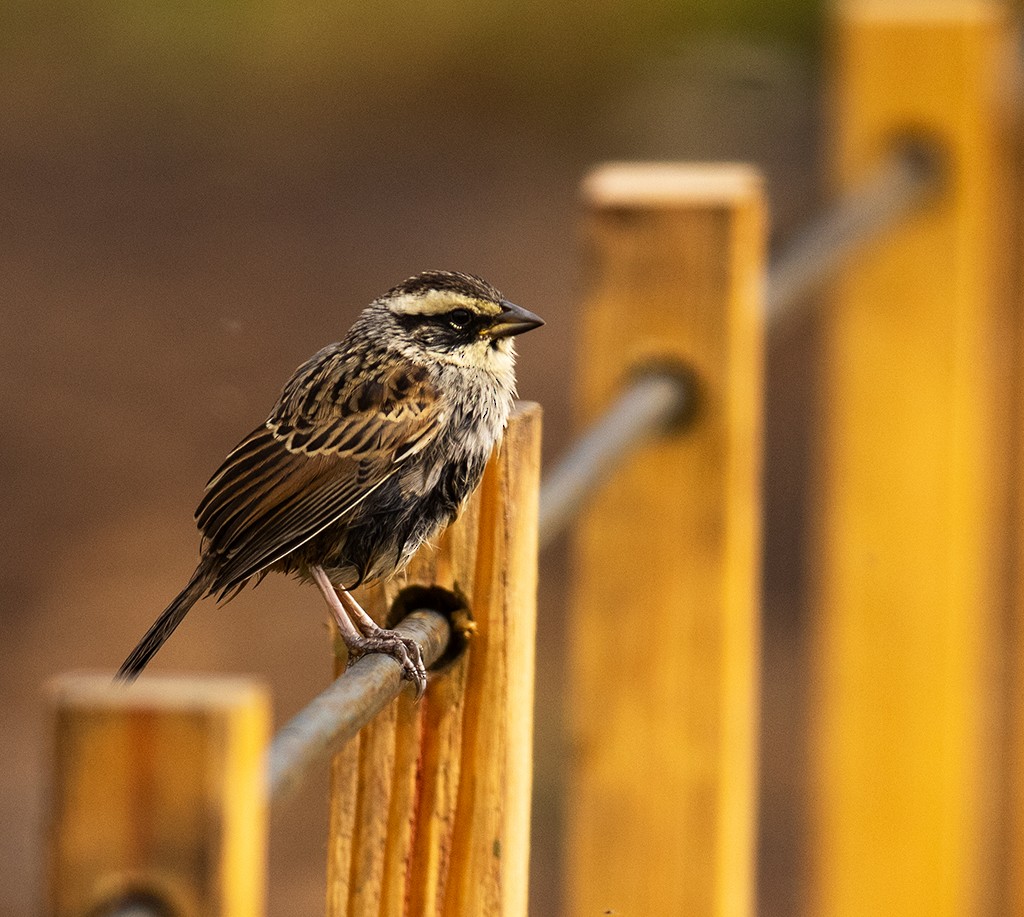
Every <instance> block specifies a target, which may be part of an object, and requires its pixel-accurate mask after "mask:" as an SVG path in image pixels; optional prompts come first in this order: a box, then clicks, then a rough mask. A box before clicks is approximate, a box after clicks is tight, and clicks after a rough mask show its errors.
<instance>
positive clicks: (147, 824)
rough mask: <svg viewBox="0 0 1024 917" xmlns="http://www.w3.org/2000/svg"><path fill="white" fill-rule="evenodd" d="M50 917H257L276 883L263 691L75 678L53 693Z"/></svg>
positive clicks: (201, 682) (238, 684)
mask: <svg viewBox="0 0 1024 917" xmlns="http://www.w3.org/2000/svg"><path fill="white" fill-rule="evenodd" d="M51 699H52V706H53V708H54V718H55V745H54V751H55V763H54V774H53V786H52V791H51V800H50V825H49V832H50V842H49V846H50V872H49V882H48V884H49V908H48V911H47V913H48V914H51V915H53V917H88V915H94V914H95V915H98V914H106V913H108V911H110V910H112V908H113V906H114V905H115V904H118V903H129V902H134V903H136V904H138V905H142V904H145V903H148V904H149V905H150V906H151V907H154V908H155V907H156V905H157V904H160V905H162V906H163V907H164V908H165V909H164V910H157V911H156V912H157V913H160V914H167V915H170V917H215V915H216V917H259V915H261V914H262V913H263V907H264V885H265V882H266V872H265V865H266V864H265V854H266V788H265V783H264V770H263V757H264V752H265V746H266V742H267V732H268V729H269V723H270V708H269V701H268V698H267V695H266V693H265V691H264V690H263V689H262V688H261V687H259V686H256V685H254V684H253V683H251V682H245V681H242V680H240V679H228V678H206V679H199V678H189V679H184V678H156V677H150V678H145V679H143V680H142V681H140V682H138V683H137V684H135V685H133V686H131V687H124V686H119V685H114V684H113V683H112V681H111V679H110V677H109V676H108V675H96V676H67V677H65V678H62V679H60V680H59V681H58V682H56V683H55V684H54V686H53V688H52V691H51Z"/></svg>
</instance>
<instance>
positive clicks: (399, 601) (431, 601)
mask: <svg viewBox="0 0 1024 917" xmlns="http://www.w3.org/2000/svg"><path fill="white" fill-rule="evenodd" d="M418 610H425V611H436V612H437V613H438V614H440V615H443V616H444V617H445V618H447V619H448V627H449V631H450V634H451V636H449V638H448V646H447V647H445V650H444V652H443V653H442V654H441V656H440V658H439V659H438V660H437V662H435V663H434V664H433V665H432V666H431V667H430V671H431V672H440V671H442V670H443V669H446V668H448V666H450V665H451V664H452V663H453V662H455V660H456V659H458V658H459V657H460V656H461V655H462V654H463V653H464V652H465V650H466V647H467V646H468V645H469V640H470V638H471V637H472V635H473V631H474V630H476V622H475V621H474V620H473V615H472V613H471V612H470V610H469V604H468V602H467V601H466V599H465V598H464V597H463V596H462V595H460V594H458V593H456V592H452V591H451V590H450V589H445V588H443V587H441V586H407V587H406V588H405V589H403V590H402V591H401V592H400V593H398V596H397V597H396V598H395V601H394V602H392V604H391V608H389V609H388V617H387V622H388V627H394V626H395V625H396V624H397V623H398V622H399V621H401V620H402V618H404V617H405V616H406V615H408V614H410V613H411V612H414V611H418Z"/></svg>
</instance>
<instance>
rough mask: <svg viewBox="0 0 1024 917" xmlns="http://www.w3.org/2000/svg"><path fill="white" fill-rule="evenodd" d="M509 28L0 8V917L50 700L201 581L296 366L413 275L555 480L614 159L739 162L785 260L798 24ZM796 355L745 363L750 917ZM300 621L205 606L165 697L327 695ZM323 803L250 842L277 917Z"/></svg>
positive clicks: (530, 12)
mask: <svg viewBox="0 0 1024 917" xmlns="http://www.w3.org/2000/svg"><path fill="white" fill-rule="evenodd" d="M710 6H711V5H710V4H702V3H700V2H698V0H682V2H676V0H655V2H653V3H645V4H639V3H632V4H630V3H621V2H612V0H596V2H591V3H589V4H587V5H586V6H585V8H584V7H582V6H581V7H580V8H579V9H576V8H575V5H568V4H567V5H562V6H561V7H559V6H557V5H556V6H554V7H553V8H547V5H542V4H523V5H519V6H517V7H515V8H511V7H510V8H501V7H499V6H495V5H492V4H486V3H482V2H476V0H418V2H416V3H413V2H408V0H386V2H383V3H380V4H371V5H366V6H363V5H360V4H335V5H330V6H328V5H321V4H314V3H302V2H295V0H251V2H233V3H221V4H204V3H177V4H152V3H148V2H141V0H100V2H97V3H94V4H86V5H82V4H77V3H72V2H70V0H44V2H30V0H9V2H8V3H6V4H4V5H3V6H2V7H0V81H2V87H0V89H2V91H0V189H2V190H0V232H2V238H0V278H2V284H3V295H2V300H0V303H2V305H0V309H2V312H0V315H2V319H3V322H2V328H3V330H2V333H0V380H2V381H0V391H2V393H3V401H4V404H5V406H6V409H7V415H6V417H5V423H4V428H3V432H2V433H0V487H2V492H3V494H4V495H5V498H6V514H5V515H6V518H5V523H4V525H3V529H2V534H0V538H2V556H3V557H4V558H5V563H4V564H3V566H2V567H0V577H2V584H3V588H2V595H3V597H4V607H3V612H2V617H0V621H2V631H0V635H2V636H0V647H2V653H3V655H2V660H0V691H2V696H3V698H4V705H3V717H2V720H0V730H2V732H0V773H2V776H0V824H2V825H3V830H2V832H0V863H3V869H2V873H3V876H4V882H3V891H2V893H0V913H2V914H9V915H23V914H29V913H33V912H35V911H36V910H37V909H38V902H39V900H40V897H41V894H40V891H41V883H42V869H43V862H44V861H43V857H42V846H41V841H42V829H43V825H42V823H41V816H42V812H43V800H44V790H45V783H46V773H45V771H46V762H47V746H46V743H47V735H48V732H47V723H46V722H45V720H44V718H43V704H42V693H41V692H42V686H43V684H44V683H45V681H46V679H47V678H48V677H50V676H51V675H54V674H55V673H58V672H62V671H66V670H70V669H80V668H87V669H97V668H98V669H105V670H112V669H113V668H114V667H115V666H116V665H117V664H118V663H119V662H120V661H121V659H122V658H123V657H124V655H125V654H126V652H127V651H128V650H129V649H130V648H131V646H132V645H133V644H134V642H135V640H136V639H137V638H138V637H139V636H140V635H141V633H142V632H143V630H144V629H145V628H146V627H147V626H148V624H149V623H150V621H151V620H152V618H153V617H154V616H155V615H156V614H157V612H158V611H159V610H160V609H161V608H163V606H164V604H165V603H166V602H167V600H168V599H169V598H170V597H171V596H172V595H173V594H174V593H175V591H176V590H177V589H178V588H179V587H180V586H181V585H182V583H183V582H184V580H185V578H186V577H187V576H188V574H189V573H190V571H191V569H192V566H193V564H194V561H195V558H196V551H197V543H198V542H197V536H196V533H195V530H194V527H193V524H192V518H191V514H192V510H193V508H194V506H195V503H196V501H197V499H198V497H199V495H200V493H201V490H202V485H203V483H204V482H205V480H206V478H207V476H208V475H209V473H210V472H211V471H212V470H213V468H215V467H216V465H217V464H218V463H219V461H220V459H221V458H222V457H223V455H224V453H225V452H226V450H227V449H229V448H230V447H231V446H232V445H234V443H235V442H236V441H237V439H238V438H239V436H240V435H242V434H243V433H245V432H246V431H248V430H249V429H250V428H251V427H252V426H253V425H254V424H255V423H257V422H259V421H260V420H261V419H262V418H263V417H264V416H265V414H266V413H267V411H268V410H269V408H270V406H271V405H272V403H273V401H274V399H275V397H276V395H277V392H278V390H279V388H280V386H281V384H282V383H283V381H284V380H285V379H286V378H287V376H288V374H289V373H290V372H291V370H292V369H293V368H294V367H295V366H296V365H298V364H299V363H300V362H301V361H302V360H304V359H305V358H306V357H307V356H308V355H309V354H311V353H312V352H313V351H315V350H316V349H318V348H319V347H320V346H322V345H323V344H325V343H327V342H329V341H332V340H336V339H337V338H338V337H339V336H340V335H341V334H342V333H343V332H344V330H345V329H346V328H347V326H348V325H349V323H350V322H351V320H352V319H353V318H354V316H355V314H356V312H357V311H358V309H359V308H361V307H362V306H363V305H365V304H366V303H367V302H368V301H369V300H370V299H372V298H373V297H374V296H375V295H377V294H379V293H381V292H383V291H384V290H385V289H387V288H388V287H389V286H391V285H393V284H394V283H396V282H398V281H399V280H401V279H402V278H404V277H406V276H407V275H409V274H411V273H413V272H415V271H419V270H423V269H426V268H447V269H459V270H468V271H472V272H476V273H479V274H481V275H483V276H485V277H487V278H488V279H490V280H491V281H493V282H494V283H495V284H496V285H498V286H499V287H500V288H501V289H502V290H503V291H505V293H506V294H507V295H508V296H509V297H510V298H512V299H513V300H515V301H517V302H520V303H522V304H523V305H525V306H527V307H528V308H530V309H533V310H536V311H537V312H539V313H541V314H542V315H543V316H544V317H545V318H546V319H547V320H548V325H547V327H546V328H545V329H544V331H543V332H542V333H540V334H537V335H536V336H534V335H531V336H530V337H529V338H528V339H525V340H524V341H523V342H522V345H521V351H522V355H521V364H520V365H521V369H520V380H521V384H520V390H521V394H522V396H523V397H525V398H529V399H535V400H537V401H540V402H541V403H542V404H543V405H544V408H545V411H546V427H547V432H546V434H545V436H546V438H545V454H546V460H547V461H550V460H551V459H552V458H553V457H556V456H557V455H558V454H559V453H560V452H561V451H562V450H563V449H564V447H565V445H566V444H567V439H568V434H569V431H570V429H571V427H572V410H571V406H572V391H573V378H574V374H573V360H574V359H578V358H579V357H578V355H577V354H576V352H575V341H574V337H573V328H574V304H575V303H576V302H577V301H578V299H579V293H580V291H581V289H582V288H583V287H584V285H585V284H586V276H585V274H584V265H583V264H582V263H581V260H580V250H579V246H578V243H577V238H576V235H575V227H576V222H577V217H578V210H577V197H576V188H577V184H578V181H579V179H580V177H581V176H582V175H583V174H584V172H585V171H586V170H587V169H588V168H589V167H590V166H591V165H592V164H594V163H596V162H599V161H601V160H603V159H607V158H626V159H632V158H660V159H742V160H752V161H756V162H758V163H760V164H761V165H762V166H763V168H764V169H765V170H766V172H767V175H768V188H769V193H770V195H771V200H772V207H773V214H772V218H773V224H774V233H775V236H776V238H782V237H785V236H786V235H788V234H789V233H790V232H791V231H792V229H793V228H794V227H796V226H798V225H799V224H800V223H801V222H802V221H803V220H804V219H806V217H807V216H808V215H809V214H810V212H811V211H812V210H813V208H814V205H815V200H816V191H815V189H816V174H817V160H816V155H815V146H816V128H815V124H816V107H817V98H818V93H819V86H820V80H819V76H818V74H817V60H818V55H817V44H818V42H817V34H818V15H819V14H818V10H817V4H816V3H814V2H812V0H788V2H778V0H777V2H775V3H772V4H763V3H757V2H752V0H730V2H722V3H719V4H716V5H714V12H709V11H708V7H710ZM810 333H811V331H810V330H809V329H807V328H800V329H796V330H795V332H794V333H793V334H792V336H791V337H789V338H788V339H787V340H785V341H777V342H773V344H772V349H771V352H770V355H769V367H770V370H769V387H770V394H769V415H770V431H769V455H768V463H767V467H768V468H769V469H770V470H769V473H768V477H767V487H768V497H769V500H768V527H767V532H768V549H767V550H768V563H767V564H766V572H767V583H766V590H767V594H766V605H765V607H766V631H765V636H766V654H767V655H768V662H767V664H766V666H765V672H766V676H767V684H766V689H765V696H764V702H765V718H764V724H765V725H764V736H763V740H764V741H763V745H764V748H763V762H764V765H765V774H766V776H765V778H764V785H763V803H762V808H763V813H764V814H763V827H762V837H763V840H764V842H763V843H762V853H761V856H762V880H761V895H762V899H763V907H762V913H765V914H772V913H787V912H789V911H790V910H791V905H792V904H793V902H794V901H795V900H796V898H795V896H796V891H795V889H794V885H795V884H796V880H795V879H794V877H793V871H794V870H797V869H798V864H799V837H800V824H799V818H798V816H797V813H798V812H799V807H798V806H797V805H795V804H794V799H795V794H797V793H798V791H799V786H798V785H795V784H794V780H795V779H796V778H795V777H794V774H797V773H798V772H799V768H798V767H796V762H798V761H799V754H800V751H799V749H800V745H799V742H798V741H797V740H796V739H795V738H794V736H795V735H796V732H795V729H796V728H797V727H798V726H799V722H800V703H799V700H798V696H799V695H798V693H797V692H796V688H797V687H798V684H799V683H798V681H797V679H796V677H795V676H796V674H797V673H798V671H799V658H800V657H799V646H800V642H799V633H800V629H799V623H800V621H799V615H798V614H797V611H796V609H797V603H796V594H797V592H796V587H797V585H798V582H799V574H800V570H799V565H798V562H797V558H798V556H799V551H798V548H799V545H798V537H799V532H800V528H799V525H798V523H799V519H800V491H799V485H800V482H801V480H802V475H803V469H804V465H803V462H804V458H803V446H802V444H803V438H802V436H801V434H800V433H799V432H798V430H797V419H798V418H801V417H802V416H805V414H806V410H805V408H806V404H807V398H808V391H807V388H806V386H807V383H806V381H805V380H806V377H807V374H806V372H805V371H804V365H803V361H804V353H805V348H804V346H803V339H804V338H805V337H806V336H807V335H808V334H810ZM565 563H566V557H565V551H564V547H563V546H561V545H559V546H556V547H555V548H554V549H552V550H550V551H548V552H547V553H546V555H545V556H544V558H543V565H542V570H541V581H542V587H541V588H542V594H541V622H540V634H539V639H540V648H539V677H540V679H541V681H540V684H539V686H538V698H539V705H538V710H537V774H536V805H535V808H536V812H537V817H536V820H535V822H536V824H535V841H534V880H533V904H532V908H531V913H532V914H534V915H537V917H544V915H553V914H556V913H557V912H558V902H557V876H558V869H559V847H558V832H559V825H560V813H561V807H562V804H563V803H562V796H561V792H560V787H561V773H560V770H559V762H560V761H561V759H562V757H563V750H564V749H563V746H562V742H563V738H562V736H563V733H562V728H561V716H562V711H561V709H560V707H559V700H558V699H559V697H560V685H561V684H562V653H561V649H560V648H561V646H563V645H564V641H565V640H566V639H571V638H570V637H567V635H565V634H564V633H563V629H562V626H561V619H562V607H563V597H562V595H561V593H560V590H559V583H560V582H561V581H562V579H563V577H562V575H561V574H562V568H563V567H564V565H565ZM325 619H326V613H325V610H324V608H323V606H322V603H321V601H320V599H319V598H318V596H317V595H316V594H315V593H314V592H312V591H310V590H308V589H302V588H300V587H298V586H296V585H295V584H293V583H290V582H287V581H284V580H282V579H280V578H271V579H270V580H268V581H267V582H266V583H265V584H264V585H263V586H262V587H261V588H260V589H259V590H257V591H255V592H252V591H249V592H245V593H243V594H242V595H241V596H239V597H238V598H237V599H236V600H235V601H234V602H232V603H231V604H230V605H228V606H226V607H225V608H223V609H219V610H218V609H216V608H215V607H214V606H213V605H212V604H211V603H205V604H204V605H202V606H200V607H199V608H198V609H197V610H196V611H195V612H193V614H192V615H191V616H190V617H189V620H188V622H187V623H186V625H185V626H184V627H183V628H182V630H181V631H179V633H178V634H176V635H175V638H174V639H173V640H172V641H171V642H170V644H169V645H168V646H167V648H166V649H165V650H164V651H163V652H162V653H161V654H160V656H159V657H158V659H157V661H156V663H155V664H154V666H153V668H154V669H155V670H163V671H223V672H244V673H253V674H256V675H258V676H260V677H262V678H265V679H267V680H268V681H269V682H270V684H271V686H272V690H273V696H274V703H275V707H276V716H277V718H278V722H280V721H283V720H284V719H286V718H287V717H289V716H290V715H292V714H293V713H294V712H296V711H297V710H298V709H299V708H300V707H301V706H302V705H303V703H304V702H305V701H306V700H307V699H308V698H309V697H311V696H312V695H313V694H314V693H316V692H317V691H318V690H320V688H321V687H322V686H323V684H324V682H325V681H326V679H327V677H328V674H329V668H330V664H329V659H328V653H327V649H326V641H325V629H324V622H325ZM325 790H326V780H324V781H322V782H320V783H318V784H313V785H310V786H308V787H307V788H306V790H305V792H304V794H303V796H302V797H301V798H299V799H297V800H294V801H292V802H291V803H290V804H288V805H287V806H286V807H284V808H283V809H282V810H281V811H280V812H276V813H275V814H274V824H273V829H272V864H271V874H270V899H271V913H272V914H273V915H277V917H284V915H300V914H317V913H322V895H323V876H324V840H325V830H326V828H325V826H326V809H325V806H324V794H325Z"/></svg>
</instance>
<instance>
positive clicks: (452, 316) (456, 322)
mask: <svg viewBox="0 0 1024 917" xmlns="http://www.w3.org/2000/svg"><path fill="white" fill-rule="evenodd" d="M471 321H473V313H472V312H470V311H469V309H453V310H452V311H451V312H449V313H448V324H449V325H451V326H452V327H453V328H455V329H456V330H457V331H461V330H462V329H463V328H465V327H466V326H467V325H469V323H470V322H471Z"/></svg>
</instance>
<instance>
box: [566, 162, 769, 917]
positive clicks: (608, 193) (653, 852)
mask: <svg viewBox="0 0 1024 917" xmlns="http://www.w3.org/2000/svg"><path fill="white" fill-rule="evenodd" d="M585 191H586V198H587V205H588V214H587V217H586V237H587V244H588V248H589V256H590V269H589V276H590V277H591V289H590V291H589V293H588V295H587V297H586V300H585V302H584V306H583V311H582V323H581V324H582V335H583V336H582V340H581V343H580V347H581V354H582V358H581V361H580V375H581V378H580V391H581V393H582V404H581V413H582V415H583V418H582V419H583V420H584V421H586V420H589V419H590V418H593V417H594V416H595V415H596V414H597V413H598V412H600V411H601V410H602V409H603V408H604V406H606V405H607V404H608V403H609V402H610V401H611V400H612V399H613V398H614V397H615V395H616V394H617V392H618V391H619V390H620V389H621V388H622V387H623V386H625V385H627V384H628V382H629V379H630V376H631V374H632V373H633V372H635V371H636V370H637V369H638V368H639V367H642V366H643V365H644V364H645V363H646V362H648V361H651V360H654V361H664V360H666V359H667V360H670V361H675V362H680V361H681V362H683V363H685V364H686V365H687V366H688V367H690V368H691V369H692V371H693V372H694V373H695V374H696V378H697V380H698V388H699V392H698V398H699V406H698V413H697V416H696V419H695V421H694V422H693V423H692V424H691V425H690V426H689V427H688V428H687V429H686V430H685V431H683V432H680V433H677V434H674V435H671V436H668V437H665V438H662V439H659V440H658V441H657V442H656V443H654V444H652V445H650V446H647V447H645V448H643V449H642V450H641V451H640V452H639V453H638V454H637V455H636V456H635V457H633V458H631V459H629V460H628V461H627V462H626V464H625V465H624V466H623V468H622V470H621V471H620V472H619V473H618V474H617V475H616V476H615V477H614V478H613V479H612V480H611V482H610V483H609V484H607V485H606V486H605V487H604V488H603V489H602V490H601V491H600V492H599V493H598V495H597V497H596V499H595V500H594V502H593V505H592V508H591V509H590V510H589V511H588V512H587V513H586V514H585V517H584V519H583V521H582V523H581V524H580V526H579V530H578V536H577V539H576V579H575V582H574V585H573V590H574V595H573V601H572V622H571V628H570V634H571V638H570V646H571V650H572V656H571V675H572V692H571V704H570V716H571V718H572V730H573V739H574V756H573V760H572V777H571V792H570V796H569V812H568V821H569V825H568V845H569V849H568V872H569V877H568V892H567V896H566V910H567V913H569V914H572V915H580V917H584V915H586V917H590V915H594V914H604V913H621V914H643V915H648V917H661V915H664V917H675V915H680V914H686V915H688V917H700V915H745V914H750V913H752V909H753V889H754V857H753V852H754V850H753V848H754V825H755V783H756V780H755V770H756V767H755V746H756V717H757V688H756V683H757V663H758V607H759V603H758V595H759V553H760V505H761V504H760V493H759V488H760V457H761V400H762V399H761V360H762V341H761V294H762V281H763V272H764V204H763V199H762V192H761V182H760V179H759V177H758V175H757V173H756V172H755V171H754V170H752V169H750V168H747V167H745V166H731V165H706V166H701V165H692V166H691V165H672V164H654V165H619V166H607V167H604V168H603V169H601V170H598V171H597V172H596V173H595V174H594V175H592V176H591V177H590V178H589V179H588V180H587V183H586V185H585Z"/></svg>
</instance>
